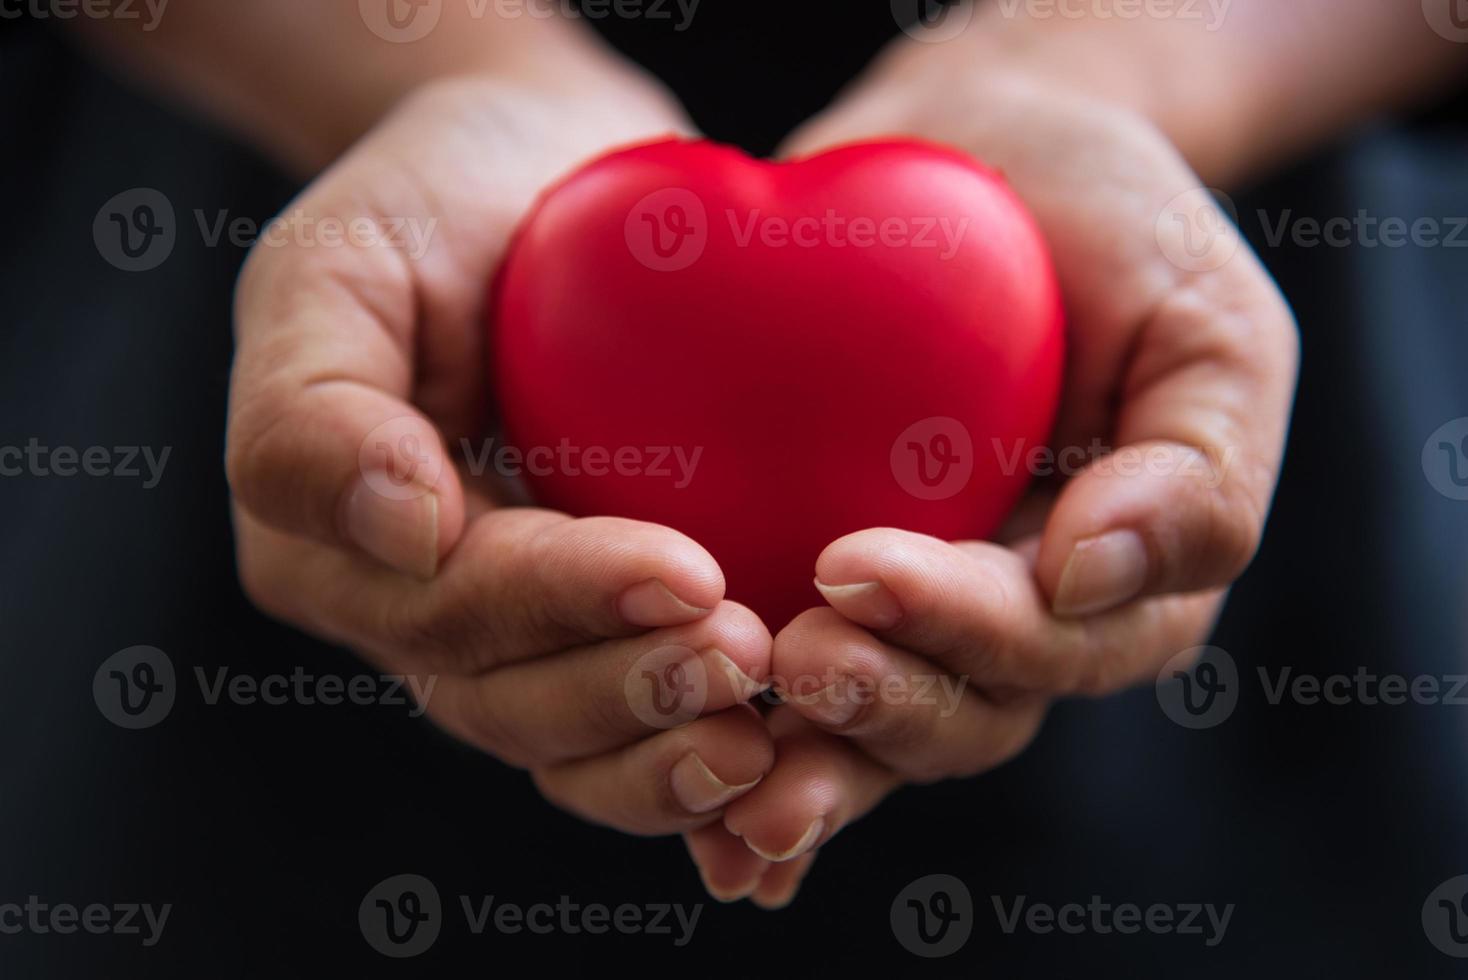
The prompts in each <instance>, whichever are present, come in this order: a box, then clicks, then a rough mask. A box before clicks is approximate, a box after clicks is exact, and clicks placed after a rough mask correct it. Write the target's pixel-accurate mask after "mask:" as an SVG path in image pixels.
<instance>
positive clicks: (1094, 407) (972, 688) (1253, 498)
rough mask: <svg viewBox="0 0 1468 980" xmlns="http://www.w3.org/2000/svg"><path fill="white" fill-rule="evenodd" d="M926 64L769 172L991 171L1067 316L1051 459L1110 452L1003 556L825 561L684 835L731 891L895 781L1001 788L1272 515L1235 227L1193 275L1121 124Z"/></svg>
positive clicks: (1131, 120)
mask: <svg viewBox="0 0 1468 980" xmlns="http://www.w3.org/2000/svg"><path fill="white" fill-rule="evenodd" d="M932 48H933V46H925V45H915V44H913V43H912V42H907V43H906V44H905V45H903V46H900V47H898V48H897V49H895V51H894V52H893V53H891V54H889V56H888V57H887V58H886V59H884V60H883V61H882V62H881V63H880V64H879V66H878V67H877V69H876V70H875V72H874V74H873V77H871V78H870V79H868V80H867V81H866V82H865V83H864V84H862V85H861V86H859V87H858V89H857V90H856V91H855V92H854V93H853V94H852V95H850V96H849V97H848V98H846V99H845V100H844V101H842V102H840V103H838V104H837V106H836V107H835V108H833V109H832V110H830V111H828V112H827V113H826V114H825V115H824V116H822V117H820V118H818V119H816V120H814V121H813V122H811V123H810V124H808V125H807V126H806V127H805V128H804V129H803V130H801V131H800V132H798V133H797V134H796V135H795V136H794V137H793V138H792V140H791V141H790V144H789V145H788V146H787V148H786V152H787V154H789V155H806V154H809V153H812V152H818V151H819V150H820V149H822V148H824V147H828V146H832V145H835V144H838V143H844V142H850V141H853V140H859V139H869V138H874V137H878V136H883V135H895V134H911V135H917V136H920V137H925V138H929V139H933V140H936V141H939V142H942V143H947V144H949V145H953V146H956V147H958V148H960V149H962V150H964V151H966V152H968V153H970V154H972V155H973V156H975V157H976V158H978V159H980V160H982V161H984V162H985V163H987V164H988V165H990V166H991V167H995V168H997V169H999V170H1001V171H1002V172H1003V173H1004V174H1005V176H1006V177H1007V178H1008V180H1009V181H1010V183H1011V184H1012V185H1013V187H1014V188H1015V190H1016V191H1017V192H1018V194H1019V195H1020V197H1021V198H1023V199H1024V200H1025V202H1026V203H1027V204H1028V206H1029V207H1030V209H1031V210H1032V211H1033V213H1034V214H1035V216H1036V219H1037V220H1038V222H1039V224H1040V227H1041V230H1042V231H1043V232H1044V234H1045V236H1046V239H1047V240H1048V242H1049V243H1050V245H1051V248H1052V252H1053V254H1054V258H1055V263H1056V268H1057V272H1058V275H1059V278H1060V282H1061V286H1062V290H1063V293H1064V298H1065V302H1066V307H1067V313H1068V318H1069V346H1070V362H1069V364H1068V366H1067V374H1066V383H1065V389H1064V391H1065V395H1064V400H1063V403H1062V406H1061V411H1060V417H1059V421H1058V423H1057V428H1056V432H1055V437H1054V442H1053V446H1054V448H1055V449H1056V450H1057V451H1059V450H1061V449H1062V448H1063V447H1078V448H1081V449H1085V448H1086V447H1089V446H1091V445H1092V444H1093V440H1097V439H1099V440H1101V443H1102V444H1103V445H1107V446H1111V447H1116V448H1115V449H1114V450H1113V451H1112V453H1111V454H1110V455H1109V456H1107V457H1103V458H1101V459H1094V460H1091V461H1090V463H1089V464H1088V465H1086V466H1085V467H1084V468H1081V469H1080V470H1079V472H1077V473H1076V474H1074V475H1073V477H1072V478H1071V479H1069V480H1068V481H1067V482H1066V483H1065V484H1064V485H1063V487H1062V486H1059V485H1056V484H1037V486H1036V489H1035V490H1034V492H1033V493H1032V494H1031V496H1030V498H1029V499H1027V500H1026V501H1025V503H1024V504H1022V505H1021V507H1020V508H1019V511H1018V512H1017V513H1016V515H1015V518H1014V520H1013V521H1012V526H1011V527H1010V528H1008V529H1007V530H1006V533H1005V534H1003V535H1001V536H1000V540H1002V541H1004V542H1007V543H1004V544H999V543H986V542H977V541H965V542H956V543H952V544H949V543H945V542H942V541H938V540H935V539H932V538H928V537H924V536H921V535H917V534H912V533H908V532H904V531H896V530H887V529H878V530H870V531H862V532H859V533H857V534H853V535H850V536H848V537H845V538H842V539H841V540H839V541H837V542H835V543H834V544H832V545H830V546H829V547H828V548H827V549H826V551H825V552H824V553H823V554H822V555H821V556H820V559H819V561H818V562H817V564H816V568H815V573H816V577H817V580H818V584H820V585H821V586H822V591H823V592H824V593H825V595H826V598H827V601H828V603H829V606H828V607H827V608H819V609H812V610H809V611H808V612H806V613H804V614H802V615H801V616H799V617H797V619H796V620H795V621H794V622H792V623H791V624H790V625H789V626H788V627H786V629H785V630H783V631H782V632H781V633H780V634H779V636H778V637H776V640H775V646H774V655H773V670H772V673H773V676H774V677H776V678H778V679H779V680H778V681H777V685H778V686H779V688H780V689H781V691H782V693H783V694H785V696H786V703H785V704H784V705H782V706H780V707H779V708H777V709H776V710H775V711H774V712H773V713H772V715H771V717H770V719H769V723H770V725H771V730H772V734H773V735H774V737H775V739H776V763H775V768H774V770H773V771H772V772H771V773H770V774H769V775H767V776H766V777H765V779H764V780H763V782H762V783H761V784H760V785H759V786H758V787H756V788H755V789H754V790H752V791H751V792H750V793H749V794H747V795H746V796H744V797H743V798H741V799H739V800H738V801H736V802H735V803H734V804H733V805H731V806H730V807H729V809H728V811H727V813H726V815H725V819H724V821H723V823H722V824H713V825H711V826H708V827H705V828H703V829H701V830H698V831H696V832H693V833H691V834H689V835H687V839H688V844H689V848H690V851H691V853H692V855H693V857H694V860H695V862H696V863H697V864H698V865H699V867H700V871H701V873H702V874H703V877H704V880H705V883H706V884H707V885H708V886H709V888H710V890H711V891H713V892H714V893H715V894H716V895H718V896H720V897H724V898H731V899H732V898H736V897H746V896H749V897H753V899H754V900H755V901H756V902H757V903H758V904H761V905H763V906H766V907H778V906H780V905H783V904H785V903H787V902H788V901H789V900H790V899H791V898H792V897H793V895H794V892H795V890H796V888H797V887H798V885H799V882H800V879H801V878H802V877H803V875H804V874H805V872H806V870H807V869H808V867H809V866H810V863H811V861H812V860H813V856H814V853H815V849H816V848H818V847H819V846H821V845H822V844H824V843H825V842H827V841H829V840H830V839H831V837H832V836H833V835H834V834H835V833H836V832H837V831H839V830H840V829H841V828H842V827H843V826H844V825H845V824H847V823H849V822H850V821H852V820H854V819H856V818H857V817H859V816H861V815H862V814H864V813H865V812H867V811H868V810H869V809H871V808H872V807H873V806H875V805H876V803H877V802H879V801H880V800H881V798H882V797H883V796H884V795H885V794H886V793H888V792H889V791H890V790H891V789H893V788H894V787H896V786H898V785H900V784H902V783H904V782H928V781H933V780H937V779H942V778H947V777H953V776H969V775H974V774H977V773H980V772H983V771H985V770H987V769H990V768H993V767H994V766H997V765H999V764H1001V763H1002V762H1004V761H1005V760H1007V759H1009V758H1011V757H1012V756H1013V755H1015V754H1016V753H1018V752H1019V751H1020V750H1021V749H1022V748H1024V746H1026V745H1027V744H1028V743H1029V741H1030V740H1031V739H1032V738H1033V737H1034V735H1035V733H1036V732H1037V731H1038V729H1039V726H1040V723H1041V721H1042V719H1043V717H1044V714H1045V711H1046V709H1047V707H1048V705H1049V703H1050V702H1051V701H1052V700H1053V699H1055V698H1058V697H1064V696H1075V695H1082V696H1102V695H1105V694H1109V693H1111V692H1115V691H1118V690H1121V689H1123V688H1125V687H1128V686H1130V685H1132V684H1135V683H1137V682H1139V681H1142V680H1144V679H1150V678H1151V677H1153V676H1155V673H1156V671H1157V670H1158V669H1159V668H1160V666H1161V665H1162V664H1164V663H1165V662H1166V661H1167V660H1169V659H1170V658H1171V657H1173V656H1174V655H1175V654H1177V653H1178V652H1180V651H1182V650H1185V649H1187V648H1188V647H1191V646H1194V645H1196V644H1197V643H1199V642H1200V641H1201V639H1202V637H1203V636H1204V635H1205V634H1206V633H1207V632H1208V631H1209V629H1210V628H1211V625H1212V623H1213V620H1214V618H1215V616H1216V614H1217V612H1218V609H1219V607H1220V605H1221V601H1222V597H1223V595H1224V590H1225V589H1226V588H1227V586H1228V585H1229V584H1230V583H1231V582H1232V581H1233V580H1234V579H1235V578H1236V577H1237V576H1238V575H1239V574H1240V573H1241V572H1242V571H1243V570H1244V568H1245V567H1246V566H1247V565H1248V563H1249V561H1250V560H1251V559H1252V557H1253V554H1254V552H1255V550H1256V548H1257V547H1258V544H1259V539H1260V536H1261V534H1262V531H1263V526H1264V519H1265V515H1266V514H1267V513H1268V510H1269V504H1270V500H1271V497H1272V495H1273V490H1274V485H1275V481H1276V476H1277V472H1278V467H1279V463H1280V459H1281V455H1282V452H1283V445H1284V438H1285V431H1286V428H1287V423H1288V418H1289V409H1290V403H1291V399H1292V395H1293V390H1294V380H1295V372H1296V363H1297V356H1298V354H1297V340H1296V335H1295V331H1294V327H1293V320H1292V317H1291V315H1290V312H1289V310H1288V308H1287V307H1286V305H1285V303H1284V301H1283V299H1282V297H1281V296H1280V295H1279V293H1278V291H1277V290H1276V288H1275V287H1274V285H1273V283H1272V281H1271V280H1270V278H1269V276H1268V274H1267V273H1266V272H1265V271H1264V269H1263V267H1262V266H1261V265H1260V264H1259V262H1258V260H1257V259H1256V258H1255V256H1254V255H1253V254H1252V253H1250V252H1249V250H1248V249H1247V247H1244V246H1242V244H1241V243H1240V242H1239V240H1238V238H1237V234H1236V233H1234V232H1226V233H1225V234H1224V236H1222V237H1220V238H1217V239H1214V240H1212V241H1211V242H1209V243H1208V244H1210V245H1211V246H1212V248H1213V249H1214V250H1215V251H1212V252H1205V253H1204V254H1203V256H1202V258H1201V259H1200V260H1198V261H1193V260H1194V259H1198V256H1197V255H1194V254H1193V253H1189V252H1186V251H1181V249H1182V248H1183V246H1185V245H1191V244H1192V241H1191V240H1189V239H1186V238H1185V236H1186V235H1187V234H1188V233H1189V232H1191V231H1195V230H1196V229H1195V228H1191V227H1188V226H1186V225H1185V224H1183V223H1182V222H1176V223H1175V222H1174V221H1172V220H1171V219H1172V217H1173V216H1174V215H1176V216H1178V217H1180V218H1182V219H1186V218H1187V217H1188V216H1190V215H1194V214H1195V213H1196V211H1197V209H1199V208H1201V207H1203V206H1205V205H1206V202H1207V201H1208V198H1207V196H1206V192H1205V191H1204V190H1203V188H1202V187H1201V185H1200V183H1199V181H1198V178H1197V177H1196V176H1195V175H1194V174H1193V172H1192V171H1191V170H1190V169H1189V168H1188V166H1187V164H1186V163H1185V162H1184V161H1183V159H1182V157H1181V155H1180V154H1179V153H1178V152H1177V151H1176V150H1175V149H1174V148H1173V146H1172V144H1171V143H1170V142H1169V141H1168V140H1167V139H1166V138H1165V137H1164V136H1163V135H1162V134H1161V133H1160V132H1159V131H1158V130H1157V129H1156V128H1155V127H1153V126H1152V125H1151V124H1150V123H1149V122H1147V120H1146V119H1145V118H1143V117H1142V116H1141V115H1139V114H1135V113H1133V112H1131V111H1129V110H1127V109H1124V108H1122V107H1120V106H1119V105H1116V104H1112V103H1108V102H1104V101H1100V100H1098V99H1096V98H1094V97H1092V96H1089V95H1085V94H1078V93H1077V91H1076V89H1075V88H1074V87H1073V86H1068V85H1062V84H1056V83H1053V82H1049V81H1047V80H1046V79H1045V78H1044V77H1043V76H1042V75H1040V74H1038V73H1034V72H1031V71H1027V70H1021V69H1010V68H1004V67H1002V66H999V65H986V66H985V67H984V68H983V69H981V70H978V71H975V69H974V68H973V67H972V64H971V61H972V59H971V58H970V59H967V60H964V59H961V58H958V57H951V56H949V55H950V54H952V53H953V52H935V51H934V50H933V49H932ZM1230 235H1231V236H1232V237H1229V236H1230ZM1235 249H1236V251H1234V250H1235ZM1170 257H1171V259H1172V261H1170ZM813 679H815V680H813ZM833 680H834V681H835V684H834V685H833V686H830V687H827V686H826V685H827V684H829V683H830V682H831V681H833ZM945 685H946V687H945ZM945 691H950V692H954V694H953V696H951V697H947V698H945V696H944V692H945ZM893 692H897V696H895V697H894V696H893ZM924 692H926V693H927V694H928V695H929V696H928V697H919V696H917V695H921V694H923V693H924ZM740 838H742V843H741V840H740Z"/></svg>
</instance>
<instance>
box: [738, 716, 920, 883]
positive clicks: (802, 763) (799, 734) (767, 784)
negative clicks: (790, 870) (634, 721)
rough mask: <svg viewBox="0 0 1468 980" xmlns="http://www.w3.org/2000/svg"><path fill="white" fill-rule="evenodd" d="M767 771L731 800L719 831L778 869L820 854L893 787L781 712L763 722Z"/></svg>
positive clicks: (838, 742) (838, 744) (856, 753)
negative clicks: (770, 754) (770, 757)
mask: <svg viewBox="0 0 1468 980" xmlns="http://www.w3.org/2000/svg"><path fill="white" fill-rule="evenodd" d="M770 732H771V734H772V735H773V736H774V737H775V764H774V768H773V769H771V770H770V772H769V774H768V775H767V776H765V778H764V779H763V780H761V781H760V784H759V785H758V786H756V787H754V788H753V789H752V790H750V791H749V792H748V793H746V794H745V795H744V796H742V797H740V798H739V799H738V800H735V801H734V802H733V803H732V804H730V806H729V807H728V809H727V811H726V812H725V814H724V826H725V828H726V829H728V831H729V832H730V833H731V834H734V835H735V836H736V837H739V838H741V839H743V841H744V843H745V845H746V846H748V847H749V849H750V850H751V851H753V852H754V853H755V854H758V855H759V856H760V857H762V858H764V859H765V860H767V861H770V862H772V863H776V864H780V863H784V862H786V861H793V860H795V859H796V858H798V857H800V856H801V855H803V854H807V853H809V852H811V851H813V850H815V849H816V848H818V847H820V846H821V845H823V844H824V843H826V842H827V841H829V840H830V839H831V838H832V837H833V836H835V835H836V833H837V832H839V831H840V830H841V829H842V828H843V827H845V826H846V825H847V824H849V823H851V822H852V821H853V820H856V819H858V818H860V817H862V816H863V815H865V814H866V813H867V812H869V811H870V810H871V809H872V807H874V806H876V805H877V803H878V802H880V801H881V799H882V797H884V796H886V795H887V794H888V793H889V792H891V791H892V790H893V789H894V788H895V787H896V786H897V784H898V782H899V779H898V777H897V776H896V774H894V773H893V772H892V771H891V770H889V769H887V768H885V767H884V766H882V765H880V764H878V763H876V762H875V761H873V760H872V759H870V758H869V757H867V756H866V755H865V754H864V753H862V752H861V751H860V750H858V749H857V748H856V747H855V746H854V745H852V744H851V742H849V741H847V740H846V739H842V738H839V737H838V736H835V735H831V734H828V733H826V732H823V731H821V730H820V729H818V728H815V727H814V726H811V725H810V724H809V723H808V722H806V721H805V720H804V719H802V718H801V717H800V716H799V715H798V714H796V713H795V712H792V711H790V710H789V709H788V708H784V707H782V708H777V709H776V710H775V711H774V712H772V713H771V715H770Z"/></svg>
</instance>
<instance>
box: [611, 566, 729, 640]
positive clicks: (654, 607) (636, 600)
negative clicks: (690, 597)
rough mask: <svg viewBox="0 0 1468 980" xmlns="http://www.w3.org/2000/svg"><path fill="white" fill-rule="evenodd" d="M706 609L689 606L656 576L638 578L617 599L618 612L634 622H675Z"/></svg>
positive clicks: (690, 619) (644, 624)
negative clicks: (640, 580) (645, 579)
mask: <svg viewBox="0 0 1468 980" xmlns="http://www.w3.org/2000/svg"><path fill="white" fill-rule="evenodd" d="M708 613H709V611H708V610H707V609H700V608H699V607H698V606H690V605H689V604H688V603H686V602H684V601H683V600H682V599H680V598H678V597H677V596H675V595H674V594H673V593H672V592H670V591H668V587H667V586H666V585H664V584H663V583H662V582H659V581H658V580H657V579H655V578H650V579H648V580H647V581H646V582H638V583H637V584H636V585H634V586H632V587H631V588H630V589H628V590H627V591H626V592H623V593H622V595H621V596H620V597H618V599H617V614H618V615H620V616H621V617H622V618H623V619H625V620H626V621H627V622H629V623H631V624H632V625H633V626H642V627H647V628H652V627H657V626H677V625H679V624H681V623H691V622H693V621H694V620H695V619H698V618H700V617H702V616H707V615H708Z"/></svg>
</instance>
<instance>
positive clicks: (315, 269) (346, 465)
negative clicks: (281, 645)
mask: <svg viewBox="0 0 1468 980" xmlns="http://www.w3.org/2000/svg"><path fill="white" fill-rule="evenodd" d="M361 167H362V165H361V164H360V162H358V161H349V162H348V164H347V165H346V166H345V167H344V168H342V169H341V170H340V171H337V172H335V173H333V175H331V176H330V177H328V178H327V179H326V180H324V181H323V182H322V183H321V184H320V185H318V186H317V187H316V188H315V189H313V190H312V191H310V192H308V194H307V195H306V196H305V197H304V198H302V199H301V201H300V202H298V204H297V205H296V208H295V209H294V210H293V212H292V216H291V218H290V220H289V221H288V222H286V223H285V224H284V225H283V226H282V227H283V228H285V229H289V228H290V227H292V226H297V225H298V226H303V227H319V226H320V223H321V222H323V221H325V220H327V219H332V220H338V221H341V222H343V223H344V226H353V223H365V225H366V226H371V227H376V228H381V227H383V226H385V225H387V224H388V223H389V221H390V220H391V219H389V218H388V217H386V216H383V215H380V214H377V213H376V212H375V210H374V209H373V208H371V207H370V206H369V205H368V204H366V203H365V202H364V201H363V200H361V195H356V194H353V193H352V188H353V187H355V186H356V184H355V183H354V182H355V181H359V180H361V179H364V178H363V176H362V175H361V174H358V173H357V171H359V170H361ZM307 223H309V224H307ZM356 226H357V227H362V226H363V225H361V224H357V225H356ZM310 240H311V239H309V238H306V237H303V236H299V235H292V234H289V233H286V234H283V235H278V236H276V238H275V239H272V240H271V242H270V243H269V244H262V245H260V246H258V247H257V248H256V249H255V250H254V251H253V252H252V253H251V256H250V259H249V261H248V262H247V263H246V266H245V270H244V272H243V274H242V276H241V278H240V282H239V286H238V289H237V293H236V307H235V332H236V355H235V365H234V370H233V377H232V382H231V389H230V405H229V421H228V435H227V448H226V458H225V462H226V470H227V472H228V475H229V480H230V486H231V488H232V490H233V492H234V495H235V499H236V500H237V501H238V502H239V503H240V504H241V505H242V506H243V507H245V508H246V509H247V510H249V511H250V512H251V514H253V515H254V516H255V517H256V518H257V519H259V520H261V521H263V522H264V523H266V524H268V525H270V526H272V527H274V528H277V529H278V530H282V531H287V532H292V533H296V534H303V535H308V536H310V537H312V538H314V539H316V540H318V541H322V542H326V543H329V544H333V545H338V546H342V547H347V548H350V549H352V550H356V551H361V552H364V553H366V554H368V555H371V556H373V557H374V558H376V559H378V560H379V561H381V562H383V563H384V564H386V565H387V566H388V567H391V568H395V569H397V570H399V571H402V572H405V573H408V574H412V575H415V576H418V577H420V578H427V577H431V576H432V575H433V574H434V572H435V571H436V570H437V567H438V562H439V560H440V559H441V558H442V557H443V556H444V555H445V554H447V553H448V551H449V549H450V548H451V547H452V546H453V543H454V542H455V541H456V540H457V539H458V536H459V533H460V532H461V531H462V529H463V525H464V500H463V490H462V487H461V485H460V483H459V479H458V475H457V473H456V472H455V470H454V468H453V467H452V466H451V465H449V463H448V461H449V454H448V451H447V449H446V447H445V446H444V444H443V440H442V438H441V437H440V435H439V432H438V429H437V428H436V427H435V426H434V424H433V423H432V421H430V420H429V419H428V418H427V417H426V416H425V415H424V414H423V413H421V412H419V411H418V410H417V409H416V408H414V407H413V406H412V405H411V404H410V400H411V399H412V398H413V395H414V387H415V380H416V377H415V376H416V375H417V374H418V372H417V369H416V365H415V357H414V349H415V345H416V343H417V337H416V329H417V323H418V314H419V310H418V305H417V304H418V302H419V299H418V294H419V290H418V272H417V270H416V269H415V268H414V264H413V260H411V259H410V258H409V257H408V255H407V254H406V252H405V251H403V250H402V249H400V248H397V247H394V246H393V245H390V244H387V243H388V242H391V241H392V240H393V236H390V235H369V236H347V238H346V239H345V241H344V242H343V243H342V244H341V245H340V247H330V248H328V247H324V246H319V245H318V246H312V245H308V244H304V242H306V241H310ZM368 243H371V244H368Z"/></svg>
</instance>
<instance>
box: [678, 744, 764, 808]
mask: <svg viewBox="0 0 1468 980" xmlns="http://www.w3.org/2000/svg"><path fill="white" fill-rule="evenodd" d="M669 782H670V783H672V787H673V798H674V799H676V800H677V801H678V805H679V806H681V807H683V809H685V810H687V811H688V812H689V813H709V812H711V811H713V810H717V809H718V808H719V807H721V806H724V805H725V804H726V803H728V802H729V801H730V800H733V799H735V798H736V797H739V796H742V795H744V794H745V793H748V792H749V791H750V790H752V789H754V787H755V785H756V784H758V783H759V780H758V779H756V780H755V781H754V782H752V783H745V784H744V785H743V786H730V785H729V784H728V783H726V782H724V781H723V780H722V779H720V778H719V777H718V776H715V775H714V773H713V770H711V769H709V767H708V766H707V765H705V764H704V761H703V760H702V759H700V758H699V757H698V753H696V752H690V753H688V754H687V755H685V756H684V757H683V758H681V759H679V760H678V762H677V764H676V765H674V766H673V771H672V773H671V774H670V776H669Z"/></svg>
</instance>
